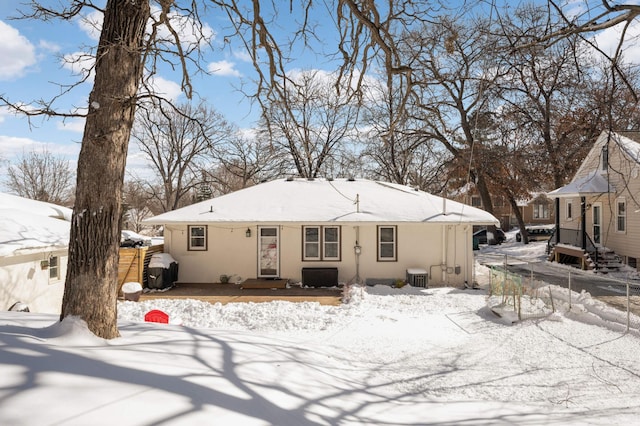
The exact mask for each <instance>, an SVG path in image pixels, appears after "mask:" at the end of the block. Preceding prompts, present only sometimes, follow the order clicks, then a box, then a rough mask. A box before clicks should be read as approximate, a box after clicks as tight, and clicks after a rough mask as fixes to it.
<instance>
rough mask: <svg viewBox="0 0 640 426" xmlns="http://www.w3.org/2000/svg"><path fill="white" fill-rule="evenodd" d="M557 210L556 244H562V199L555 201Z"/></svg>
mask: <svg viewBox="0 0 640 426" xmlns="http://www.w3.org/2000/svg"><path fill="white" fill-rule="evenodd" d="M555 206H556V207H555V208H556V244H560V198H559V197H558V198H556V200H555Z"/></svg>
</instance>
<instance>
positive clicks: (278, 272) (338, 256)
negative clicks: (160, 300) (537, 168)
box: [143, 178, 498, 285]
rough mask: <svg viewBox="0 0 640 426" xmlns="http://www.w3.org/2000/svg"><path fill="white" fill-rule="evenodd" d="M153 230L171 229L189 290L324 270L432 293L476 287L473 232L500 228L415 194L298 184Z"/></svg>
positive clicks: (198, 210) (253, 190)
mask: <svg viewBox="0 0 640 426" xmlns="http://www.w3.org/2000/svg"><path fill="white" fill-rule="evenodd" d="M143 223H145V224H147V225H162V226H163V227H164V243H165V245H164V247H165V252H168V253H170V254H171V255H172V257H173V258H174V259H176V260H177V262H178V263H179V274H178V281H179V282H192V283H196V282H197V283H215V282H219V277H220V276H221V275H223V274H224V275H228V276H232V280H239V279H246V278H262V279H269V278H274V279H275V278H286V279H289V280H290V281H292V282H300V281H301V282H302V283H303V284H305V285H306V284H307V282H306V281H309V282H310V283H311V285H318V284H317V282H316V283H313V281H315V279H314V274H315V272H318V271H319V273H320V277H321V278H320V279H327V280H328V281H327V282H325V283H323V284H327V285H330V284H334V282H333V281H336V280H337V281H338V282H339V283H353V282H358V283H365V282H369V283H371V282H375V281H377V280H388V281H389V280H396V279H405V278H406V276H407V271H408V270H409V271H410V274H414V273H424V274H425V275H426V277H424V278H426V280H427V281H428V284H427V283H425V284H427V285H463V284H465V283H468V284H471V283H472V280H473V266H474V257H473V251H472V249H473V244H472V233H473V226H474V225H498V220H497V219H496V218H495V217H494V216H492V215H491V214H489V213H487V212H485V211H483V210H480V209H477V208H474V207H471V206H468V205H465V204H461V203H459V202H455V201H450V200H447V199H444V198H441V197H437V196H434V195H431V194H428V193H426V192H423V191H419V190H415V189H413V188H410V187H408V186H403V185H397V184H391V183H384V182H375V181H371V180H364V179H335V180H333V179H301V178H297V179H292V178H288V179H279V180H274V181H270V182H266V183H262V184H259V185H255V186H253V187H249V188H245V189H242V190H239V191H236V192H233V193H230V194H226V195H224V196H221V197H218V198H213V199H210V200H207V201H203V202H200V203H197V204H193V205H190V206H187V207H184V208H181V209H178V210H175V211H171V212H167V213H164V214H161V215H158V216H155V217H153V218H149V219H146V220H144V221H143ZM325 272H327V273H328V274H325ZM332 274H335V275H334V276H333V278H332ZM305 275H307V276H305ZM238 277H241V278H238Z"/></svg>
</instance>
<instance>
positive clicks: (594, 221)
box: [548, 131, 640, 270]
mask: <svg viewBox="0 0 640 426" xmlns="http://www.w3.org/2000/svg"><path fill="white" fill-rule="evenodd" d="M639 172H640V132H626V131H624V132H607V131H605V132H602V133H601V134H600V136H599V137H598V139H597V140H596V142H595V143H594V145H593V147H592V148H591V151H590V152H589V154H588V155H587V156H586V157H585V159H584V161H583V162H582V165H581V166H580V168H579V169H578V171H577V172H576V174H575V176H574V177H573V179H572V180H571V182H569V184H567V185H566V186H563V187H561V188H558V189H556V190H554V191H552V192H550V193H549V194H548V195H549V197H551V198H554V199H555V210H556V226H557V228H559V232H558V231H557V232H556V234H555V236H554V237H553V238H552V241H553V243H555V244H556V248H555V249H554V258H555V259H556V260H558V261H566V262H574V263H580V264H581V266H582V267H583V268H585V269H601V270H606V269H607V268H610V267H615V266H616V260H618V259H619V260H621V261H622V262H624V263H626V264H628V265H630V266H633V267H634V268H637V267H638V258H640V217H639V216H638V212H639V211H640V204H639V203H640V199H639V198H638V197H639V194H640V178H639V174H640V173H639ZM572 248H578V249H580V253H578V254H579V255H581V256H582V259H579V260H578V261H576V259H575V258H576V257H577V255H576V252H575V251H574V252H572ZM612 252H614V253H615V256H614V255H613V253H612Z"/></svg>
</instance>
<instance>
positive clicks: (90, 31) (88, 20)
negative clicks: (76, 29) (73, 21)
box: [78, 10, 104, 41]
mask: <svg viewBox="0 0 640 426" xmlns="http://www.w3.org/2000/svg"><path fill="white" fill-rule="evenodd" d="M103 18H104V16H103V14H102V12H99V11H97V10H96V11H93V12H91V13H89V14H88V15H85V16H83V17H82V18H81V19H80V20H79V21H78V25H79V26H80V29H81V30H82V31H84V33H85V34H87V36H88V37H89V38H90V39H91V40H95V41H98V40H100V32H101V31H102V20H103Z"/></svg>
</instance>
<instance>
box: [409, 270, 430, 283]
mask: <svg viewBox="0 0 640 426" xmlns="http://www.w3.org/2000/svg"><path fill="white" fill-rule="evenodd" d="M428 281H429V280H428V275H427V271H425V270H424V269H418V268H411V269H407V284H409V285H410V286H411V287H427V284H428Z"/></svg>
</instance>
